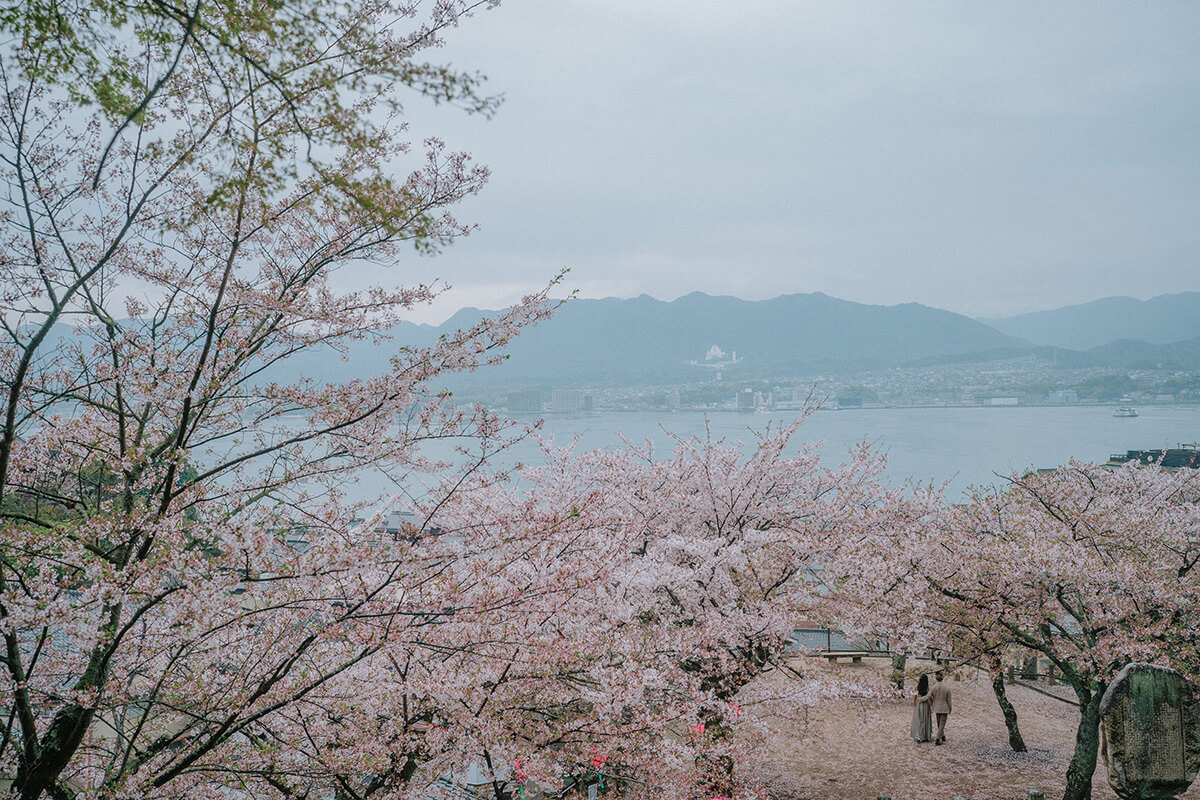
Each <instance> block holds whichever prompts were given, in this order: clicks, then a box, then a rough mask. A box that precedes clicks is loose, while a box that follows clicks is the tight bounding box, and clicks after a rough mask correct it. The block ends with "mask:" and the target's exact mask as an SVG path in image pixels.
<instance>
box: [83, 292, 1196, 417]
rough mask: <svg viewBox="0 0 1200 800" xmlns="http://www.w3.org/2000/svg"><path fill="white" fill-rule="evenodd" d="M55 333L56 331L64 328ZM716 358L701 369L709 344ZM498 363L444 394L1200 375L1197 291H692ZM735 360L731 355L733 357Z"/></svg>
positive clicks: (613, 305)
mask: <svg viewBox="0 0 1200 800" xmlns="http://www.w3.org/2000/svg"><path fill="white" fill-rule="evenodd" d="M489 313H494V312H485V311H480V310H478V309H474V308H468V309H463V310H461V311H459V312H458V313H456V314H455V315H454V316H453V317H451V318H450V319H449V320H447V321H446V322H445V323H443V324H442V325H436V326H434V325H415V324H412V323H403V324H401V325H399V326H397V327H396V328H394V329H393V330H392V335H393V338H392V341H391V342H385V343H384V344H382V345H380V346H371V345H369V344H367V343H357V344H354V345H353V346H352V347H351V349H350V353H349V355H350V357H349V360H348V361H343V360H341V359H340V358H331V357H330V354H329V353H328V352H325V351H320V352H307V353H302V354H300V355H298V356H297V357H294V358H291V359H288V360H287V361H285V362H283V363H281V364H279V365H277V366H276V367H274V368H272V369H271V370H269V371H268V372H267V373H264V374H263V377H264V378H268V379H270V380H277V381H280V382H291V381H294V380H296V379H298V378H301V377H314V378H319V379H324V380H332V381H339V380H344V379H346V378H349V377H351V376H355V375H370V374H377V373H379V372H381V371H383V370H386V369H387V360H388V358H389V357H390V356H391V355H392V354H394V353H395V352H396V350H397V349H399V348H401V347H406V346H407V347H420V346H424V345H428V344H431V343H432V342H434V341H436V340H437V338H438V337H439V336H442V335H443V334H447V333H452V332H454V331H455V330H458V329H461V328H465V327H467V326H469V325H471V324H473V323H474V322H476V321H478V320H479V319H480V318H482V317H484V316H487V315H488V314H489ZM64 335H69V334H65V329H64ZM714 346H716V348H718V349H719V351H721V353H720V354H718V353H716V352H713V354H712V355H713V356H714V358H712V359H710V360H706V354H708V353H709V351H710V348H713V347H714ZM508 352H509V354H510V357H509V358H508V359H507V360H505V361H504V363H503V364H502V365H500V366H499V367H490V368H486V369H482V370H479V371H478V372H476V373H473V374H470V375H458V376H453V377H451V378H450V380H449V381H448V383H449V385H450V387H451V388H454V389H456V390H460V389H482V388H487V389H488V390H489V393H490V392H492V391H496V390H500V391H503V390H505V389H507V388H519V387H535V386H536V387H542V388H554V387H570V386H578V387H599V386H613V387H617V386H639V385H662V384H679V383H689V382H694V381H705V380H708V379H711V378H713V377H715V372H717V371H720V372H722V373H723V376H724V377H725V379H726V380H727V381H730V382H733V381H739V380H751V379H757V378H768V377H772V378H774V377H787V376H802V375H808V376H814V375H818V374H826V375H832V374H837V373H841V374H847V373H852V372H858V371H863V370H871V369H881V368H890V367H904V366H929V365H938V364H952V363H970V362H975V363H981V362H987V361H994V360H997V359H1002V358H1013V357H1018V356H1034V357H1038V358H1041V359H1044V360H1045V361H1047V362H1050V363H1052V364H1057V365H1059V366H1061V367H1064V368H1078V367H1100V368H1110V369H1113V370H1119V371H1128V370H1135V369H1174V370H1184V371H1200V292H1186V293H1182V294H1175V295H1164V296H1161V297H1155V298H1153V299H1151V300H1147V301H1144V302H1143V301H1138V300H1133V299H1131V298H1127V297H1114V298H1107V299H1105V300H1098V301H1096V302H1094V303H1087V304H1085V305H1079V306H1069V307H1066V308H1062V309H1058V310H1056V311H1043V312H1038V313H1036V314H1022V315H1020V316H1016V317H1009V318H1007V319H1000V320H988V321H986V324H985V321H983V320H975V319H971V318H969V317H965V316H963V315H961V314H955V313H952V312H950V311H944V310H941V309H937V308H931V307H929V306H924V305H920V304H917V303H905V304H903V305H895V306H875V305H865V304H862V303H852V302H849V301H846V300H839V299H837V298H834V297H829V296H828V295H825V294H821V293H819V292H818V293H814V294H791V295H784V296H781V297H776V298H773V299H771V300H761V301H749V300H740V299H738V298H735V297H712V296H709V295H706V294H701V293H699V292H696V293H693V294H689V295H687V296H685V297H681V298H679V299H678V300H674V301H672V302H664V301H660V300H655V299H653V298H651V297H649V296H646V295H642V296H641V297H635V298H632V299H629V300H618V299H615V298H605V299H602V300H571V301H569V302H567V303H564V304H563V306H562V307H561V308H560V309H559V310H558V313H557V314H556V315H555V316H554V317H553V318H552V319H550V320H548V321H545V322H542V323H541V324H539V325H536V326H534V327H532V328H530V329H528V330H526V331H525V332H524V333H522V334H521V335H520V336H519V337H517V338H516V339H514V340H513V341H512V342H511V343H510V345H509V347H508ZM735 353H736V360H735V359H734V354H735Z"/></svg>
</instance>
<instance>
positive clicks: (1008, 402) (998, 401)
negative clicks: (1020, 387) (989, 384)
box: [983, 396, 1021, 406]
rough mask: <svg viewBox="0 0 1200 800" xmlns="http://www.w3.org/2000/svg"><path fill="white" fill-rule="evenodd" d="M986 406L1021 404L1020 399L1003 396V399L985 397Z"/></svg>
mask: <svg viewBox="0 0 1200 800" xmlns="http://www.w3.org/2000/svg"><path fill="white" fill-rule="evenodd" d="M983 404H984V405H985V406H1016V405H1020V404H1021V399H1020V398H1019V397H1011V396H1003V397H985V398H983Z"/></svg>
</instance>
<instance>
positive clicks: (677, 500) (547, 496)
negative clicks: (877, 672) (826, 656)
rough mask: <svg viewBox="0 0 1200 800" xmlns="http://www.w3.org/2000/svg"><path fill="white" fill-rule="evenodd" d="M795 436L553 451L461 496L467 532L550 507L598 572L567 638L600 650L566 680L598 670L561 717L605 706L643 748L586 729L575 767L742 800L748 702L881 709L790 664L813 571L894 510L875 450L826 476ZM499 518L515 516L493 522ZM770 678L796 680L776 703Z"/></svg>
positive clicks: (827, 470) (659, 791) (815, 599)
mask: <svg viewBox="0 0 1200 800" xmlns="http://www.w3.org/2000/svg"><path fill="white" fill-rule="evenodd" d="M795 431H796V425H792V426H789V427H785V428H783V429H780V430H775V431H768V432H767V433H765V434H764V435H763V436H762V437H761V438H760V439H758V440H757V441H756V442H754V443H753V446H750V447H744V446H742V445H740V444H739V443H728V442H714V441H710V440H707V439H705V440H697V439H688V440H684V439H674V440H673V444H674V448H673V450H672V451H671V452H670V453H669V455H667V456H666V457H660V456H659V455H658V454H657V453H656V451H655V450H654V449H653V446H652V445H651V443H649V442H647V443H644V444H634V443H627V447H626V448H624V449H621V450H616V451H597V452H590V453H584V454H576V453H575V452H574V450H573V448H565V449H554V448H552V447H547V449H546V453H545V455H546V459H547V462H546V464H545V465H543V466H539V467H536V468H529V469H527V470H525V471H524V472H523V474H522V480H523V481H524V482H525V483H526V484H528V487H527V488H525V489H524V490H520V491H517V490H512V489H510V490H509V493H505V492H504V491H502V489H501V487H498V486H495V485H492V486H490V487H488V489H487V491H482V492H478V493H477V492H462V493H460V494H459V495H458V498H457V499H458V501H459V503H460V504H461V503H465V502H469V503H470V505H469V506H467V508H468V513H467V514H466V518H467V519H476V520H487V522H482V523H479V524H480V525H481V526H491V525H495V524H497V521H498V520H500V519H504V520H510V521H511V522H508V523H506V524H507V525H515V526H517V527H520V526H521V525H524V524H527V523H526V522H525V520H528V519H531V518H536V513H537V512H536V511H535V509H543V511H542V512H541V513H546V512H545V510H548V509H553V510H554V520H555V524H557V525H560V526H561V528H562V533H563V535H564V536H566V537H567V541H569V542H572V546H573V547H580V548H582V552H585V553H593V554H595V556H594V557H595V558H597V560H598V562H599V563H603V564H604V565H605V566H604V575H605V578H604V579H603V580H598V581H595V582H593V583H591V584H589V586H588V587H586V589H587V590H588V591H590V592H591V593H592V594H591V595H590V597H589V598H588V600H587V602H586V603H584V606H583V608H585V609H586V611H587V613H586V615H585V616H584V617H582V618H580V619H578V620H576V623H575V624H576V625H578V626H579V627H578V628H576V629H574V631H573V632H571V633H570V635H569V636H568V637H567V638H568V640H569V641H571V642H584V643H587V644H585V645H583V647H584V650H583V651H582V652H587V648H588V647H589V646H590V647H594V648H595V649H593V650H591V652H590V655H589V656H588V657H587V658H586V659H583V660H579V659H578V657H577V660H576V661H575V662H574V663H572V664H571V665H570V666H571V667H572V668H574V669H580V668H582V667H583V666H585V665H586V664H594V665H596V666H598V667H601V669H600V670H599V671H598V672H597V673H596V674H595V676H594V677H593V678H591V679H590V680H589V681H588V682H587V684H588V685H589V686H593V687H595V689H594V691H592V692H590V693H589V694H588V695H587V696H586V697H584V696H583V695H581V694H579V689H578V688H577V687H573V686H569V685H564V686H563V688H564V689H566V690H568V698H569V699H568V700H565V701H563V702H562V703H561V705H564V706H566V705H571V706H572V707H574V708H575V709H576V712H577V713H580V714H581V719H582V718H583V716H584V715H583V714H582V711H581V709H582V708H586V709H587V710H588V713H589V714H594V713H596V712H597V711H598V710H600V709H604V710H606V711H608V712H609V713H612V714H615V715H616V717H617V718H619V719H620V720H622V721H624V722H625V723H626V724H627V725H634V726H636V729H637V730H638V731H639V732H640V733H641V734H642V735H640V736H628V735H627V736H625V737H624V738H623V739H621V738H618V737H614V736H611V735H609V734H606V733H604V732H602V731H603V729H597V728H592V729H591V731H590V733H589V735H588V736H586V737H580V738H579V739H578V740H577V742H576V743H575V744H574V747H575V749H576V753H575V755H574V756H573V759H570V760H573V761H574V762H575V763H585V764H586V763H587V754H588V753H591V752H592V751H593V750H596V751H597V752H599V753H600V754H602V756H603V757H604V758H607V759H610V762H609V763H610V764H620V765H621V766H622V768H623V770H622V771H623V772H624V774H626V775H631V776H636V777H637V778H638V779H639V780H643V781H646V782H648V783H649V784H652V785H653V787H654V791H653V793H652V794H653V796H680V797H691V796H703V797H709V796H733V795H734V794H736V793H739V792H744V791H748V790H750V789H751V788H752V787H750V786H749V785H748V784H747V783H746V782H745V776H744V774H743V773H742V772H741V771H739V770H738V769H737V766H738V764H741V763H744V761H745V759H746V758H747V757H748V755H749V752H750V749H751V746H752V744H753V743H754V741H755V740H754V736H753V732H752V731H751V730H750V729H749V726H748V725H747V724H746V720H745V716H746V714H745V711H746V709H748V708H749V707H751V706H752V705H754V704H762V703H769V704H771V705H772V706H773V707H775V708H779V709H791V711H792V712H793V713H794V712H795V711H796V710H798V708H799V706H801V705H803V704H808V703H815V702H818V701H820V700H822V699H829V698H831V697H838V696H843V695H846V694H850V693H853V694H857V695H862V694H871V695H873V696H881V695H890V689H888V688H887V687H886V686H883V685H879V684H872V685H867V686H864V685H852V684H851V683H849V682H847V681H838V680H834V679H823V680H822V679H817V678H815V676H813V675H803V674H801V673H800V672H797V671H796V670H794V669H793V668H792V667H790V666H789V665H788V663H787V662H788V658H787V656H786V648H787V644H788V637H789V635H790V633H791V631H792V628H793V626H794V623H795V621H796V620H797V619H801V618H806V617H808V616H811V615H812V614H813V613H814V612H815V610H816V609H818V608H820V607H821V605H822V602H823V600H822V597H823V594H824V577H823V574H822V570H823V566H824V564H825V562H826V561H827V560H828V559H829V558H831V557H832V556H833V554H834V552H835V547H834V543H835V542H836V540H837V538H838V537H839V536H842V535H846V534H848V533H849V532H850V531H852V530H855V529H857V528H858V527H860V526H863V525H868V524H874V523H877V522H879V521H880V518H881V515H882V514H883V513H885V512H884V511H883V509H884V508H885V507H886V503H887V501H888V500H889V499H890V498H889V495H887V493H885V492H884V491H883V490H882V489H881V487H880V484H879V482H878V475H879V473H880V471H881V469H882V461H881V460H879V459H878V458H876V457H875V456H873V455H872V454H871V453H870V452H869V451H868V450H866V449H865V448H863V449H859V450H857V451H855V452H854V453H853V454H852V456H851V458H850V459H849V460H848V461H847V462H846V463H843V464H839V465H837V466H834V467H826V466H824V465H822V464H821V462H820V459H819V458H818V454H817V451H816V448H815V447H814V446H813V445H802V446H800V448H799V450H798V452H791V450H790V442H791V440H792V437H793V436H794V434H795ZM513 492H515V493H513ZM451 505H454V504H451ZM502 508H503V509H516V512H515V513H514V512H513V511H506V512H505V513H504V514H501V515H499V516H497V513H496V512H497V509H502ZM455 513H456V514H461V511H456V512H455ZM596 537H599V538H596ZM614 551H615V552H614ZM580 591H581V592H583V591H584V589H583V588H581V590H580ZM559 624H560V625H562V624H566V623H559ZM575 647H576V648H579V647H580V645H575ZM515 650H516V648H514V651H515ZM526 657H528V655H526ZM765 670H778V671H781V672H783V673H784V674H786V675H789V676H791V677H792V678H793V679H794V680H792V681H790V682H787V683H785V684H784V685H783V686H782V688H778V689H768V688H766V687H765V686H764V685H763V684H762V683H761V682H759V683H752V681H753V679H754V678H755V677H757V676H759V675H761V674H762V673H763V672H764V671H765ZM521 674H523V672H519V671H516V670H514V671H512V672H509V673H508V678H509V680H512V679H514V678H515V676H518V675H521ZM551 696H552V695H551ZM579 699H583V700H585V701H586V702H585V703H584V704H583V705H582V706H581V705H580V704H579V703H578V700H579ZM539 713H542V712H539ZM506 716H509V718H510V719H511V718H512V715H511V714H509V715H506ZM581 725H582V723H581ZM521 727H522V728H524V729H529V728H530V725H529V723H528V722H522V723H521ZM606 727H607V730H608V731H615V730H617V728H616V727H615V726H614V725H613V722H612V721H610V722H609V723H608V724H607V726H606ZM581 730H582V728H581ZM735 731H736V732H737V735H736V736H735V735H734V733H735ZM508 740H509V741H514V738H513V737H508ZM515 744H516V746H517V749H516V750H513V751H512V752H511V753H510V758H524V759H533V758H534V756H533V754H532V753H523V752H521V750H520V747H521V746H522V745H523V746H525V747H529V743H528V742H520V741H519V739H516V740H515ZM556 756H557V757H558V758H560V759H561V758H562V751H561V749H560V752H559V753H557V754H556ZM545 766H547V767H549V768H550V769H551V774H553V771H554V769H557V770H558V771H559V772H561V767H560V766H559V767H556V766H555V765H552V764H551V765H545ZM583 778H584V779H585V780H586V779H588V776H587V775H584V776H583ZM547 779H548V776H547ZM630 788H631V790H632V789H634V788H636V787H630Z"/></svg>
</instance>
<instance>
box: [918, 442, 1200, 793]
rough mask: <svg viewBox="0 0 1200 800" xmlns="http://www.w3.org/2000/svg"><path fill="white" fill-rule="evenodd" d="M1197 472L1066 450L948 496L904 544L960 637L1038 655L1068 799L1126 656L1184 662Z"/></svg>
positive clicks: (1192, 601) (1091, 766) (943, 620)
mask: <svg viewBox="0 0 1200 800" xmlns="http://www.w3.org/2000/svg"><path fill="white" fill-rule="evenodd" d="M1198 487H1200V475H1198V474H1197V473H1196V472H1195V471H1193V470H1181V471H1178V472H1169V471H1166V470H1162V469H1159V468H1157V467H1149V468H1139V467H1134V466H1130V467H1126V468H1122V469H1119V470H1110V469H1107V468H1105V467H1103V466H1097V465H1090V464H1079V463H1072V464H1070V465H1067V466H1065V467H1061V468H1059V469H1057V470H1055V471H1052V472H1048V473H1031V474H1027V475H1021V476H1014V477H1013V479H1012V481H1011V483H1010V485H1009V486H1008V487H1007V488H1005V489H1004V490H1003V491H987V490H984V491H977V492H975V494H974V495H973V497H972V498H971V499H970V501H969V502H966V503H962V504H957V505H954V506H949V507H947V509H946V512H945V514H944V516H943V517H942V519H941V520H940V522H939V524H938V525H937V526H931V527H930V528H929V529H928V531H929V536H928V537H927V539H926V541H925V542H924V543H923V545H922V547H921V548H920V551H919V553H916V554H914V555H913V556H912V563H914V564H917V565H918V569H919V573H920V575H921V578H922V579H923V581H924V582H925V583H926V584H927V586H928V587H929V588H930V589H932V591H933V592H934V593H935V594H936V596H937V597H938V602H937V605H936V610H935V611H934V612H933V613H932V614H931V617H932V618H933V619H934V620H936V622H937V624H938V625H940V626H943V627H945V628H948V629H950V630H952V631H956V632H957V634H956V639H957V642H958V646H959V647H960V648H968V647H971V646H974V647H976V648H978V652H979V653H980V654H984V653H989V654H995V653H996V648H997V647H998V646H1003V645H1004V644H1005V643H1013V644H1015V645H1017V646H1019V647H1020V648H1023V649H1024V650H1025V651H1026V652H1031V653H1034V654H1036V655H1038V656H1040V657H1044V658H1046V659H1047V660H1049V662H1050V663H1051V664H1053V665H1054V666H1055V667H1056V668H1057V670H1058V671H1059V672H1061V674H1062V676H1063V679H1064V681H1065V682H1066V683H1067V684H1068V685H1069V686H1070V687H1071V689H1072V691H1073V692H1074V694H1075V697H1076V700H1077V702H1078V704H1079V709H1080V722H1079V727H1078V731H1077V735H1076V741H1075V751H1074V755H1073V758H1072V760H1071V764H1070V766H1069V768H1068V771H1067V776H1066V777H1067V784H1066V791H1065V794H1064V797H1065V798H1066V800H1081V799H1082V798H1086V797H1088V796H1090V792H1091V778H1092V773H1093V772H1094V770H1095V766H1096V757H1097V748H1098V724H1099V703H1100V697H1101V695H1102V694H1103V692H1104V689H1105V687H1106V685H1107V683H1108V681H1109V680H1110V679H1111V678H1112V676H1113V675H1114V674H1115V673H1116V672H1117V671H1118V670H1119V669H1120V668H1121V667H1122V666H1124V665H1125V664H1127V663H1129V662H1130V661H1135V660H1136V661H1152V662H1158V663H1163V664H1169V665H1172V666H1176V667H1179V668H1181V669H1183V670H1185V671H1186V672H1188V673H1190V674H1192V675H1195V674H1196V652H1197V651H1196V641H1197V640H1196V635H1195V630H1196V622H1197V620H1196V619H1195V609H1196V599H1197V594H1198V592H1200V584H1198V583H1197V580H1196V572H1195V567H1196V564H1197V561H1198V559H1200V507H1198V506H1197V497H1198V492H1197V489H1198Z"/></svg>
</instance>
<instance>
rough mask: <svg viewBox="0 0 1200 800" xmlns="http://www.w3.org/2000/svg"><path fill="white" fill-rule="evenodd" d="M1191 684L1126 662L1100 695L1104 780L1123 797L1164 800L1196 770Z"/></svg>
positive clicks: (1199, 727)
mask: <svg viewBox="0 0 1200 800" xmlns="http://www.w3.org/2000/svg"><path fill="white" fill-rule="evenodd" d="M1196 714H1197V706H1196V696H1195V694H1194V692H1193V689H1192V684H1191V683H1190V682H1189V681H1188V679H1187V678H1185V677H1184V676H1183V674H1182V673H1180V672H1178V671H1176V670H1173V669H1170V668H1169V667H1160V666H1156V665H1154V664H1129V665H1128V666H1126V667H1125V668H1124V669H1123V670H1121V672H1120V673H1119V674H1118V675H1117V677H1116V678H1115V679H1114V680H1113V682H1112V683H1111V684H1109V687H1108V690H1107V691H1106V692H1105V693H1104V696H1103V697H1102V698H1101V699H1100V730H1101V735H1102V737H1103V739H1102V741H1103V742H1104V746H1103V750H1102V753H1103V756H1104V763H1105V765H1106V766H1107V767H1108V782H1109V783H1110V784H1112V787H1113V790H1114V791H1115V792H1116V793H1117V796H1119V797H1121V798H1123V800H1169V798H1174V797H1175V796H1177V795H1179V794H1182V793H1183V792H1185V791H1186V790H1187V788H1188V787H1189V786H1190V785H1191V784H1192V781H1194V780H1195V779H1196V774H1197V772H1200V719H1197V716H1196Z"/></svg>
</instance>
